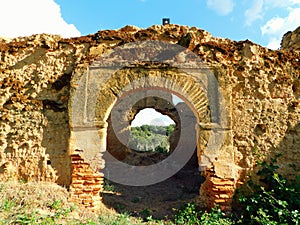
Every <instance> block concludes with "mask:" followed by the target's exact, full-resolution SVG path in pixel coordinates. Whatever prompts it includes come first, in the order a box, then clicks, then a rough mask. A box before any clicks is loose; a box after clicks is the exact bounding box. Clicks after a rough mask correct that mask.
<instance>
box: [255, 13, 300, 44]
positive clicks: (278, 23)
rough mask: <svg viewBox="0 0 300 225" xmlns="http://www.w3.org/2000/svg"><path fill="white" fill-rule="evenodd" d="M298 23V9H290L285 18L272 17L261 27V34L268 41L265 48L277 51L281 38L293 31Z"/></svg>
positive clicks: (299, 15)
mask: <svg viewBox="0 0 300 225" xmlns="http://www.w3.org/2000/svg"><path fill="white" fill-rule="evenodd" d="M299 21H300V8H294V9H290V11H289V14H288V16H287V17H284V18H281V17H274V18H272V19H270V20H269V21H267V22H266V23H265V25H263V26H262V27H261V32H262V34H263V35H266V36H267V37H268V39H269V43H268V45H267V47H269V48H272V49H278V48H279V47H280V42H281V38H282V36H283V35H284V34H285V33H286V32H288V31H293V30H295V29H296V28H297V27H298V26H299V25H300V23H299Z"/></svg>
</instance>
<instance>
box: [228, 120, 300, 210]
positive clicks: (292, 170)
mask: <svg viewBox="0 0 300 225" xmlns="http://www.w3.org/2000/svg"><path fill="white" fill-rule="evenodd" d="M257 131H258V129H256V132H257ZM261 132H263V130H259V133H261ZM254 157H256V160H263V161H266V162H271V161H272V160H273V159H276V162H275V163H274V164H275V165H276V166H278V167H279V168H278V169H277V170H276V173H278V174H280V175H282V177H284V178H286V179H288V180H289V182H293V181H294V180H295V178H296V176H300V164H299V162H300V123H298V124H297V125H296V126H293V125H291V124H289V125H288V128H287V130H286V133H285V136H284V137H283V138H282V141H281V142H280V144H279V145H278V146H274V147H272V148H271V149H270V153H269V154H267V155H265V153H264V152H262V151H259V149H258V150H257V152H256V153H255V156H254ZM260 169H262V168H261V167H259V166H255V167H254V168H253V170H251V171H248V172H247V174H243V176H244V177H247V176H248V177H249V175H251V179H252V180H253V181H254V182H256V183H260V181H261V178H263V177H260V176H258V175H257V172H258V171H259V170H260ZM261 184H262V185H265V184H264V183H261ZM241 192H242V193H243V192H245V193H248V192H249V186H248V184H242V185H241V186H239V187H238V188H237V189H236V195H235V198H234V199H235V201H234V205H233V209H235V210H239V209H240V207H241V205H240V204H239V202H238V197H239V195H240V193H241Z"/></svg>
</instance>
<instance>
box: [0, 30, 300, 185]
mask: <svg viewBox="0 0 300 225" xmlns="http://www.w3.org/2000/svg"><path fill="white" fill-rule="evenodd" d="M150 39H154V40H163V41H168V42H171V43H178V44H180V45H182V46H184V47H186V48H189V49H190V50H192V51H193V52H194V53H195V54H197V55H198V56H199V57H200V58H201V59H202V60H204V62H206V63H207V64H208V65H210V66H211V68H212V70H213V71H214V73H215V75H216V77H217V79H218V81H219V84H220V86H221V88H223V89H224V90H226V93H228V92H229V93H232V94H231V95H230V96H228V94H227V95H226V96H225V98H228V99H229V101H230V102H231V105H230V106H228V109H229V110H230V113H229V114H230V115H231V117H232V119H231V122H232V124H231V126H232V135H233V149H231V150H230V151H231V154H233V155H234V160H235V164H234V165H232V167H235V169H236V170H237V171H238V173H239V174H240V175H241V178H246V177H247V175H248V174H249V173H250V172H251V171H252V169H253V167H254V165H255V162H256V161H257V160H258V159H264V158H266V159H269V158H271V157H273V156H274V155H275V154H277V153H280V154H282V156H281V157H280V158H279V163H280V165H281V172H282V173H284V174H286V175H289V174H295V173H296V172H295V170H294V169H295V168H296V169H298V171H299V164H298V163H297V162H299V160H300V152H299V151H300V147H299V146H300V143H299V142H300V140H299V139H300V138H299V136H300V128H299V121H300V112H299V111H300V105H299V101H300V84H299V71H300V70H299V60H300V56H299V53H297V52H284V51H271V50H268V49H266V48H263V47H261V46H259V45H256V44H253V43H251V42H249V41H243V42H234V41H230V40H228V39H219V38H214V37H212V36H211V35H210V34H209V33H207V32H205V31H202V30H199V29H196V28H188V27H180V26H176V25H170V26H166V27H161V26H154V27H151V28H148V29H146V30H139V29H137V28H130V27H127V28H124V29H123V30H119V31H101V32H98V33H97V34H95V35H91V36H88V37H82V38H77V39H61V38H60V37H57V36H49V35H37V36H32V37H27V38H18V39H15V40H13V41H12V42H10V43H6V42H5V41H4V40H1V41H0V54H1V55H0V58H1V61H0V84H1V89H0V92H1V94H0V108H1V111H0V113H1V114H0V118H1V119H0V179H11V178H14V179H24V180H50V181H55V182H58V183H60V184H62V185H69V184H70V182H71V162H70V160H71V159H70V156H69V155H70V154H71V152H69V146H68V145H69V138H70V128H69V118H68V110H69V95H70V92H71V91H72V90H75V89H76V86H74V84H76V82H74V83H73V80H72V79H74V77H77V78H76V79H79V78H80V74H83V73H85V72H86V71H87V68H88V66H89V65H91V64H92V62H93V60H95V59H96V58H97V56H99V55H100V54H101V53H103V52H105V51H106V50H107V49H109V48H114V47H116V46H118V45H122V44H124V43H128V42H132V41H142V40H150Z"/></svg>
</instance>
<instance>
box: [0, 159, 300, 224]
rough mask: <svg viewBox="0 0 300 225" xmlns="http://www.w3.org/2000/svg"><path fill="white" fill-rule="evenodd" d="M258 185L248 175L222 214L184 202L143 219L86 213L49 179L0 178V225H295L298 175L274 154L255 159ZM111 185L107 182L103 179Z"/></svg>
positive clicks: (299, 221)
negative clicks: (233, 205) (166, 214)
mask: <svg viewBox="0 0 300 225" xmlns="http://www.w3.org/2000/svg"><path fill="white" fill-rule="evenodd" d="M259 166H260V168H261V169H260V170H259V171H258V175H259V176H260V177H261V179H260V182H261V183H260V185H258V184H255V182H254V181H253V180H252V179H250V180H249V182H248V183H247V184H246V189H247V192H246V193H247V194H245V192H243V193H238V194H237V198H238V200H239V202H240V205H239V207H238V210H235V211H234V212H233V213H231V214H229V215H226V214H225V213H223V212H222V211H221V210H220V209H219V208H217V207H216V208H214V209H212V211H211V212H207V211H201V209H199V208H197V205H196V204H193V203H189V204H187V205H186V206H185V207H184V208H182V209H177V210H175V211H176V215H175V216H174V219H173V220H168V221H162V220H155V219H153V218H152V215H151V210H149V209H148V208H145V209H144V210H143V212H142V214H143V216H145V219H142V218H135V217H132V216H131V215H130V214H129V213H123V214H119V213H116V212H115V211H114V210H110V209H107V208H106V207H104V206H103V208H102V209H101V210H100V211H99V212H98V213H91V212H89V211H87V210H85V209H82V208H80V207H78V206H75V205H74V204H73V203H70V202H69V200H68V192H67V191H66V189H64V188H62V187H60V186H58V185H55V184H53V183H43V182H40V183H32V182H29V183H24V182H2V183H1V182H0V224H1V225H2V224H3V225H4V224H5V225H6V224H45V225H46V224H53V225H54V224H72V225H73V224H78V225H84V224H87V225H130V224H132V225H133V224H141V225H146V224H148V225H175V224H176V225H177V224H186V225H194V224H202V225H221V224H222V225H229V224H250V225H256V224H258V225H284V224H287V225H289V224H295V225H299V224H300V211H299V209H300V178H299V177H295V179H294V180H293V182H288V181H287V180H286V179H284V178H283V177H282V176H280V175H279V174H278V173H276V171H277V169H278V166H277V165H276V159H272V160H271V162H270V163H266V162H261V163H259ZM106 186H107V188H108V189H111V188H112V187H111V185H110V184H109V183H107V184H106Z"/></svg>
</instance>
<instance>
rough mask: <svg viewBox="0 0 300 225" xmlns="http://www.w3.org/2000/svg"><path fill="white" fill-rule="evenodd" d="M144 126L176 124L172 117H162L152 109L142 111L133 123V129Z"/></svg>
mask: <svg viewBox="0 0 300 225" xmlns="http://www.w3.org/2000/svg"><path fill="white" fill-rule="evenodd" d="M143 124H148V125H157V126H168V125H170V124H174V121H173V120H172V119H170V117H168V116H165V115H162V114H161V113H159V112H157V111H155V109H152V108H146V109H143V110H141V111H140V112H139V113H138V114H137V115H136V116H135V118H134V120H133V121H132V123H131V126H132V127H137V126H141V125H143Z"/></svg>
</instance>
